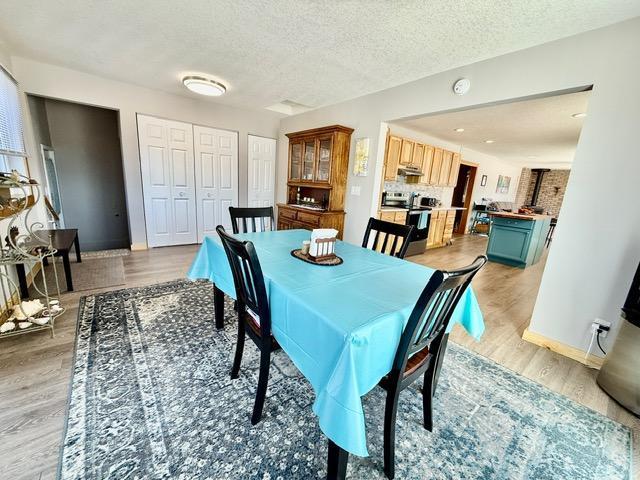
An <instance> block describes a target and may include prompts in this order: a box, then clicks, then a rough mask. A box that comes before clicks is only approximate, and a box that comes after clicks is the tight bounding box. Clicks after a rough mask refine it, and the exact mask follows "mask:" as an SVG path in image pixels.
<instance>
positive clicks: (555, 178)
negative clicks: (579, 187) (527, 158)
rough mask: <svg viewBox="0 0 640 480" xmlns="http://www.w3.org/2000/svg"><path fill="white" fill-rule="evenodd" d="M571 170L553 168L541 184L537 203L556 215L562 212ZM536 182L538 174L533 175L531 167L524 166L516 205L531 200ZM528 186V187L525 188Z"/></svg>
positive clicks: (545, 175)
mask: <svg viewBox="0 0 640 480" xmlns="http://www.w3.org/2000/svg"><path fill="white" fill-rule="evenodd" d="M570 174H571V170H551V171H549V172H546V173H545V174H544V177H543V179H542V184H541V185H540V193H539V194H538V201H537V202H536V205H537V206H539V207H542V208H544V211H545V212H550V213H551V214H552V215H553V216H554V217H557V216H558V214H559V213H560V207H562V200H563V199H564V193H565V191H566V189H567V183H568V182H569V175H570ZM535 184H536V175H533V173H532V172H531V169H529V168H523V169H522V174H521V175H520V183H519V184H518V193H517V194H516V205H517V206H521V205H525V204H527V203H529V202H530V201H531V195H532V194H533V189H534V187H535ZM525 187H526V188H525Z"/></svg>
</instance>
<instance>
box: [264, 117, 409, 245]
mask: <svg viewBox="0 0 640 480" xmlns="http://www.w3.org/2000/svg"><path fill="white" fill-rule="evenodd" d="M352 132H353V129H352V128H348V127H343V126H341V125H332V126H329V127H322V128H315V129H312V130H305V131H301V132H294V133H287V137H288V138H289V181H288V182H287V203H286V204H278V220H277V224H278V229H282V230H289V229H292V228H306V229H313V228H335V229H336V230H338V232H339V233H338V236H339V238H342V232H343V229H344V216H345V212H344V199H345V195H346V186H347V173H348V168H349V151H350V147H351V133H352ZM399 140H400V141H401V140H402V139H399ZM396 170H397V167H396ZM304 199H307V200H304ZM309 207H310V208H309Z"/></svg>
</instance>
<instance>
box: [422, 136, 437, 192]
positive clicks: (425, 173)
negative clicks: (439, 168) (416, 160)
mask: <svg viewBox="0 0 640 480" xmlns="http://www.w3.org/2000/svg"><path fill="white" fill-rule="evenodd" d="M434 153H435V148H434V147H432V146H431V145H425V146H424V156H423V157H422V166H421V168H420V169H421V170H422V176H421V177H420V183H426V184H428V183H429V175H431V167H432V166H433V154H434Z"/></svg>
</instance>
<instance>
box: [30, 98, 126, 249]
mask: <svg viewBox="0 0 640 480" xmlns="http://www.w3.org/2000/svg"><path fill="white" fill-rule="evenodd" d="M29 107H30V108H29V110H30V112H31V117H32V124H33V129H34V136H35V137H36V141H38V140H37V138H38V137H39V138H43V139H44V138H46V134H47V133H48V135H49V142H44V141H42V142H41V143H48V144H49V145H50V146H51V147H53V150H54V152H55V158H56V168H57V171H58V182H59V185H60V194H61V197H62V212H63V215H64V222H65V227H67V228H77V229H78V230H79V233H78V235H79V240H80V248H81V250H105V249H110V248H128V247H129V246H130V241H129V228H128V225H127V207H126V199H125V193H124V178H123V173H122V154H121V147H120V138H119V133H118V132H119V127H118V112H116V111H114V110H108V109H105V108H98V107H91V106H86V105H81V104H77V103H70V102H63V101H58V100H50V99H42V98H39V97H32V96H30V97H29ZM43 107H44V108H43ZM47 127H48V128H47ZM47 130H48V132H47ZM38 132H40V133H38ZM38 161H40V162H41V161H42V160H41V159H38Z"/></svg>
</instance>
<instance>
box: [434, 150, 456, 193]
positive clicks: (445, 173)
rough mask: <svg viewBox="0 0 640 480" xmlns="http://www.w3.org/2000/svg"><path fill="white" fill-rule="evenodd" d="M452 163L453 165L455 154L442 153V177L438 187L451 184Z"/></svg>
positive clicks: (446, 151)
mask: <svg viewBox="0 0 640 480" xmlns="http://www.w3.org/2000/svg"><path fill="white" fill-rule="evenodd" d="M452 163H453V152H450V151H448V150H444V151H443V153H442V165H441V166H440V175H439V176H438V185H448V184H449V174H450V173H451V164H452Z"/></svg>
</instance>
